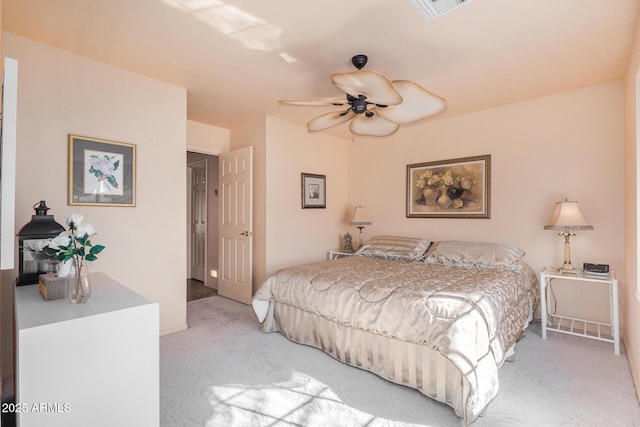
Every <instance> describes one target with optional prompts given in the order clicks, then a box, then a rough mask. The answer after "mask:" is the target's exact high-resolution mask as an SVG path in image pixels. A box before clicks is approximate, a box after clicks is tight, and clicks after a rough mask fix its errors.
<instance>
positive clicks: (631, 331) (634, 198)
mask: <svg viewBox="0 0 640 427" xmlns="http://www.w3.org/2000/svg"><path fill="white" fill-rule="evenodd" d="M639 78H640V26H639V27H638V29H637V30H636V38H635V41H634V44H633V49H632V51H631V57H630V60H629V66H628V68H627V73H626V76H625V81H624V84H625V87H624V95H625V116H624V118H625V120H624V123H625V145H624V159H625V161H624V170H625V177H624V178H625V179H624V187H625V199H624V200H625V203H624V206H625V210H624V211H625V221H624V234H625V275H624V279H625V283H626V286H625V289H624V292H622V297H623V299H624V301H625V310H624V322H625V324H626V328H625V331H624V336H623V339H624V343H625V349H626V352H627V357H628V358H629V366H630V367H631V374H632V375H633V379H634V382H635V385H636V390H637V394H638V395H640V294H638V161H639V160H640V159H639V158H638V142H639V141H640V138H639V137H638V130H639V129H638V121H639V120H638V119H639V118H640V116H639V114H640V110H639V109H638V105H639V104H640V93H639V91H640V86H639V85H638V79H639Z"/></svg>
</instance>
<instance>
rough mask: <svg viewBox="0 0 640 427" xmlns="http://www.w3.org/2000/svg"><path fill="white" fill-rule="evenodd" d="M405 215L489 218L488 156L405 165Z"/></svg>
mask: <svg viewBox="0 0 640 427" xmlns="http://www.w3.org/2000/svg"><path fill="white" fill-rule="evenodd" d="M406 205H407V206H406V208H407V218H484V219H487V218H491V155H490V154H485V155H481V156H473V157H463V158H459V159H451V160H440V161H434V162H424V163H415V164H411V165H407V200H406Z"/></svg>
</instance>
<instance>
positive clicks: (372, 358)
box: [263, 301, 485, 422]
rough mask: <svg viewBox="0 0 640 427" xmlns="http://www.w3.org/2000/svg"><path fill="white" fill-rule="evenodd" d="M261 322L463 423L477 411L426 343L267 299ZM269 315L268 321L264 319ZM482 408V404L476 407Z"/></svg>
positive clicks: (462, 384)
mask: <svg viewBox="0 0 640 427" xmlns="http://www.w3.org/2000/svg"><path fill="white" fill-rule="evenodd" d="M269 311H270V313H269V314H268V315H267V321H265V322H264V324H263V329H264V330H265V331H266V332H276V331H278V332H280V333H282V334H283V335H284V336H285V337H287V338H288V339H290V340H291V341H294V342H297V343H300V344H306V345H309V346H312V347H315V348H318V349H320V350H323V351H324V352H326V353H327V354H329V355H331V356H333V357H334V358H335V359H337V360H340V361H341V362H344V363H346V364H348V365H351V366H354V367H357V368H360V369H365V370H367V371H370V372H373V373H374V374H376V375H379V376H380V377H382V378H384V379H386V380H388V381H391V382H394V383H397V384H402V385H405V386H408V387H411V388H414V389H417V390H419V391H420V392H422V393H424V394H425V395H427V396H429V397H430V398H432V399H435V400H437V401H439V402H442V403H445V404H447V405H449V406H451V407H452V408H453V410H454V411H455V413H456V414H457V415H458V416H459V417H461V418H463V419H464V420H465V422H473V421H474V420H475V419H476V418H477V417H478V415H480V414H479V413H476V412H477V411H472V413H467V409H468V408H466V404H465V402H467V399H468V397H469V393H470V386H469V383H468V381H467V380H466V378H465V377H464V376H463V375H462V374H461V373H460V371H458V369H457V368H456V367H455V366H454V365H453V364H452V363H451V362H450V361H449V360H448V359H447V358H445V357H444V356H442V354H440V353H439V352H438V351H436V350H433V349H431V348H429V347H427V346H424V345H419V344H414V343H410V342H405V341H400V340H397V339H394V338H388V337H384V336H381V335H376V334H373V333H370V332H367V331H363V330H359V329H353V328H349V327H345V326H342V325H340V324H338V323H335V322H332V321H329V320H327V319H325V318H323V317H320V316H317V315H315V314H312V313H308V312H306V311H304V310H301V309H299V308H296V307H292V306H290V305H287V304H282V303H274V302H273V301H271V302H270V307H269ZM269 320H271V321H269ZM477 409H478V410H480V409H481V410H480V412H482V411H483V410H484V409H485V408H477Z"/></svg>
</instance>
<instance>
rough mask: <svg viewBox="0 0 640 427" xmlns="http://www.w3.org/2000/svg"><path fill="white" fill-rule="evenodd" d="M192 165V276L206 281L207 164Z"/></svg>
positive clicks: (204, 162) (203, 162)
mask: <svg viewBox="0 0 640 427" xmlns="http://www.w3.org/2000/svg"><path fill="white" fill-rule="evenodd" d="M190 167H191V257H190V258H191V277H192V278H193V279H196V280H200V281H201V282H204V279H205V267H206V265H205V264H206V259H207V258H206V247H207V164H206V161H202V162H198V163H194V164H192V165H190Z"/></svg>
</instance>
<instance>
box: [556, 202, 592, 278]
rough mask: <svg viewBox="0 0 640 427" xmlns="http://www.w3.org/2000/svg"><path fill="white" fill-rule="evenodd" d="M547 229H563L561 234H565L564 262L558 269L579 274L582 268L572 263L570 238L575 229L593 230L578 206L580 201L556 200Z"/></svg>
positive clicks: (573, 234)
mask: <svg viewBox="0 0 640 427" xmlns="http://www.w3.org/2000/svg"><path fill="white" fill-rule="evenodd" d="M544 229H545V230H562V231H561V232H560V233H558V235H559V236H564V263H563V266H562V268H560V269H558V271H560V272H561V273H569V274H577V273H579V272H580V271H581V270H580V269H577V268H574V267H573V265H571V245H570V243H569V238H570V237H571V236H575V235H576V233H574V231H573V230H593V226H591V225H589V223H588V222H587V220H586V219H584V216H582V213H581V212H580V208H578V202H572V201H569V200H567V199H565V200H564V201H563V202H556V207H555V209H554V211H553V215H552V216H551V219H550V220H549V222H548V223H547V225H545V226H544Z"/></svg>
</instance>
